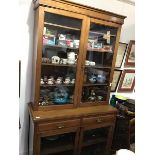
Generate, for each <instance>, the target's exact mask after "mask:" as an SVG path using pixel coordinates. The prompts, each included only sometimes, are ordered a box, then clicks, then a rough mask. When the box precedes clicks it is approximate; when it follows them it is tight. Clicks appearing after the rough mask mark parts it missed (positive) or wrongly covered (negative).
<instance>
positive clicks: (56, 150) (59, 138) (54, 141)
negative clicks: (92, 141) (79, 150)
mask: <svg viewBox="0 0 155 155" xmlns="http://www.w3.org/2000/svg"><path fill="white" fill-rule="evenodd" d="M74 142H75V133H66V134H61V135H55V136H50V137H44V138H41V155H62V154H63V155H65V154H67V153H68V155H73V150H74Z"/></svg>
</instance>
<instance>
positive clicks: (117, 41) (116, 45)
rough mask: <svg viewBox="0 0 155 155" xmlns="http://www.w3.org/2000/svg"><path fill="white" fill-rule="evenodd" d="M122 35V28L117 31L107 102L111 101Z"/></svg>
mask: <svg viewBox="0 0 155 155" xmlns="http://www.w3.org/2000/svg"><path fill="white" fill-rule="evenodd" d="M120 34H121V26H120V27H119V28H118V30H117V37H116V42H115V48H114V54H113V61H112V69H111V73H110V80H109V83H110V85H109V88H108V93H107V94H108V95H107V101H109V97H110V92H111V83H112V80H113V74H114V69H115V62H116V56H117V51H118V46H119V39H120Z"/></svg>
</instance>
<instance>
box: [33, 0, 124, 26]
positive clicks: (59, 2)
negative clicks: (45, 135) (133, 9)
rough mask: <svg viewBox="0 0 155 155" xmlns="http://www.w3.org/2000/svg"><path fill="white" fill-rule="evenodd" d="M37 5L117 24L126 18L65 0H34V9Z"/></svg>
mask: <svg viewBox="0 0 155 155" xmlns="http://www.w3.org/2000/svg"><path fill="white" fill-rule="evenodd" d="M39 5H40V6H48V7H54V8H58V9H62V10H67V11H70V12H75V13H80V14H83V15H87V16H89V17H93V18H98V19H102V20H106V21H111V22H114V23H118V24H123V23H124V19H125V18H126V16H122V15H118V14H115V13H112V12H109V11H105V10H101V9H97V8H93V7H90V6H86V5H83V4H78V3H75V2H72V1H67V0H36V1H35V2H34V9H36V8H37V7H38V6H39Z"/></svg>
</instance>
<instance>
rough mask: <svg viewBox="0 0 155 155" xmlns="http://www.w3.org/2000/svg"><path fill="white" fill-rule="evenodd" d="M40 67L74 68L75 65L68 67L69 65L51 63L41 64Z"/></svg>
mask: <svg viewBox="0 0 155 155" xmlns="http://www.w3.org/2000/svg"><path fill="white" fill-rule="evenodd" d="M42 66H58V67H76V65H69V64H53V63H42Z"/></svg>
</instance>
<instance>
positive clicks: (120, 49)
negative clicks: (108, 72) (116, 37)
mask: <svg viewBox="0 0 155 155" xmlns="http://www.w3.org/2000/svg"><path fill="white" fill-rule="evenodd" d="M127 46H128V44H126V43H122V42H119V46H118V50H117V56H116V62H115V68H121V66H122V63H123V60H124V57H125V53H126V50H127Z"/></svg>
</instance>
